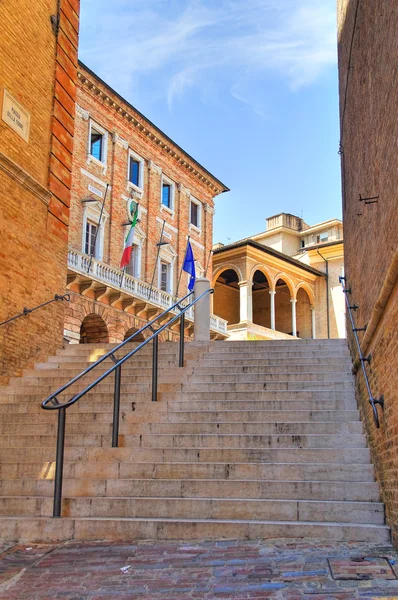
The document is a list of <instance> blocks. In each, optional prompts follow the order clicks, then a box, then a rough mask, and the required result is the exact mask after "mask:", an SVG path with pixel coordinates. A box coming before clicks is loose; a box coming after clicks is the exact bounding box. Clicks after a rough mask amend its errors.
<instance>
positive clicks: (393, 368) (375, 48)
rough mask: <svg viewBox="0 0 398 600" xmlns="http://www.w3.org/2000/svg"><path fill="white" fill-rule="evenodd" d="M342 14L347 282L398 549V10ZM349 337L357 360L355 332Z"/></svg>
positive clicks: (345, 0)
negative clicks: (376, 413)
mask: <svg viewBox="0 0 398 600" xmlns="http://www.w3.org/2000/svg"><path fill="white" fill-rule="evenodd" d="M338 17H339V77H340V126H341V152H342V154H341V158H342V160H341V165H342V180H343V218H344V239H345V249H346V250H345V265H346V277H347V285H348V287H351V288H352V296H351V299H352V301H353V302H355V303H356V304H358V305H359V309H358V311H357V313H356V317H355V318H356V324H357V325H358V326H363V325H364V324H365V323H367V324H368V329H367V331H366V333H365V334H360V335H361V340H362V344H361V345H362V351H363V353H364V355H365V356H366V355H367V354H368V353H371V354H372V361H371V365H370V368H369V374H370V384H371V388H372V392H373V395H374V396H375V397H379V396H380V394H384V396H385V411H384V413H382V415H381V427H380V429H376V428H375V425H374V422H373V419H372V415H371V410H370V406H369V403H368V397H367V394H366V389H365V385H364V380H363V377H362V374H361V373H360V372H358V374H357V383H356V386H357V397H358V402H359V406H360V409H361V412H362V414H363V417H364V421H365V424H366V430H367V435H368V439H369V443H370V448H371V452H372V458H373V461H374V463H375V466H376V473H377V478H378V480H379V481H380V483H381V489H382V497H383V501H384V502H385V504H386V514H387V521H388V524H389V525H390V526H391V527H392V533H393V539H394V541H395V543H397V542H398V489H397V485H396V474H397V468H398V436H397V432H398V395H397V392H396V373H397V371H398V358H397V357H398V343H397V342H398V335H397V321H398V313H397V299H398V291H397V275H398V257H397V241H398V219H397V213H396V206H397V200H396V197H397V188H398V171H397V168H396V165H397V156H398V119H397V114H396V113H397V111H396V107H397V103H398V86H397V84H396V57H397V54H398V37H397V35H396V31H397V26H398V6H397V4H396V3H394V2H388V3H386V2H384V1H383V0H375V1H374V2H357V0H355V1H354V0H339V2H338ZM360 195H361V196H362V198H369V197H375V196H378V198H377V200H378V201H377V202H375V203H372V204H365V202H364V201H362V202H360V201H359V196H360ZM348 337H349V343H350V347H351V350H352V353H353V355H354V357H355V356H356V352H355V347H354V344H353V339H352V335H351V334H350V333H349V336H348ZM379 410H380V409H379Z"/></svg>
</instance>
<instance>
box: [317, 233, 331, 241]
mask: <svg viewBox="0 0 398 600" xmlns="http://www.w3.org/2000/svg"><path fill="white" fill-rule="evenodd" d="M328 239H329V233H328V232H327V231H325V232H324V233H321V234H319V235H317V236H316V243H317V244H322V243H323V242H327V241H328Z"/></svg>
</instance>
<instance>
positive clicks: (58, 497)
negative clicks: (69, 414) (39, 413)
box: [53, 408, 66, 517]
mask: <svg viewBox="0 0 398 600" xmlns="http://www.w3.org/2000/svg"><path fill="white" fill-rule="evenodd" d="M65 418H66V408H61V409H60V410H59V411H58V432H57V458H56V463H55V485H54V510H53V517H60V516H61V504H62V479H63V471H64V449H65Z"/></svg>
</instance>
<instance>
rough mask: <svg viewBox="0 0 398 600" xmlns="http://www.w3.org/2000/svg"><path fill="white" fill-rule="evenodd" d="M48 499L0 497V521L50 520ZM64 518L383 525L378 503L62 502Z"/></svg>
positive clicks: (71, 499)
mask: <svg viewBox="0 0 398 600" xmlns="http://www.w3.org/2000/svg"><path fill="white" fill-rule="evenodd" d="M52 504H53V499H52V498H49V497H44V496H23V497H21V496H5V497H0V516H13V515H14V516H16V515H23V516H31V517H33V516H39V517H48V516H49V515H51V514H52V508H53V507H52ZM61 514H62V515H63V516H64V517H80V518H82V517H121V518H137V517H138V518H165V519H203V518H205V519H234V520H235V519H238V520H251V521H257V520H258V521H269V520H272V521H299V522H300V521H305V522H313V521H315V522H319V521H322V522H325V523H327V522H340V523H362V524H364V523H367V524H372V525H384V522H385V521H384V505H383V504H382V503H380V502H339V501H326V502H325V501H321V502H319V501H317V500H312V501H308V500H299V501H296V500H284V499H278V500H277V502H275V500H258V499H244V500H241V499H229V498H227V499H213V498H178V499H177V498H167V497H165V498H136V497H131V498H124V497H121V498H120V497H110V498H98V497H91V498H90V497H88V498H81V497H70V496H69V497H64V498H63V502H62V513H61Z"/></svg>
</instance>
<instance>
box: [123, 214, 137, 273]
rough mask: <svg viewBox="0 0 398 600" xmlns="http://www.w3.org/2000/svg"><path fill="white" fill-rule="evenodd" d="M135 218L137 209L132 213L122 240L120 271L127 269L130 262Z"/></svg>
mask: <svg viewBox="0 0 398 600" xmlns="http://www.w3.org/2000/svg"><path fill="white" fill-rule="evenodd" d="M137 217H138V207H137V209H136V210H135V212H134V216H133V220H132V222H131V227H130V229H129V232H128V234H127V236H126V239H125V240H124V250H123V254H122V260H121V261H120V268H121V269H123V267H127V265H129V264H130V261H131V253H132V251H133V240H134V229H135V226H136V223H137Z"/></svg>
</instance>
